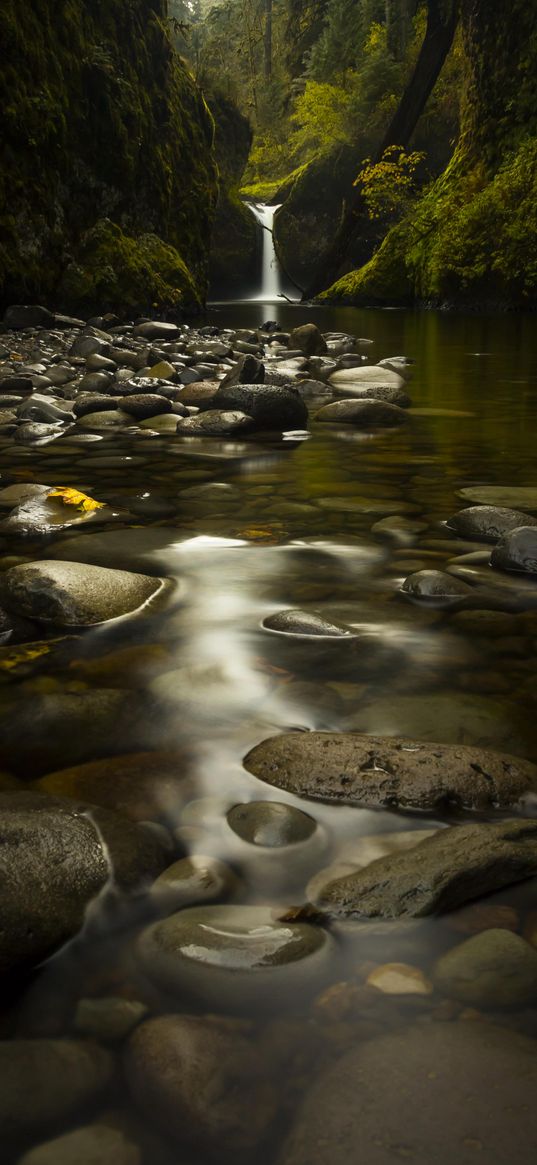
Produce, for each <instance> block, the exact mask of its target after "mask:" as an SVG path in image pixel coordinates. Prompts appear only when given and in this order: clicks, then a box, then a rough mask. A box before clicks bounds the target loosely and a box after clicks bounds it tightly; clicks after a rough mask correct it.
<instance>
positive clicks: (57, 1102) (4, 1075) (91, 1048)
mask: <svg viewBox="0 0 537 1165" xmlns="http://www.w3.org/2000/svg"><path fill="white" fill-rule="evenodd" d="M112 1074H113V1061H112V1058H111V1056H110V1054H109V1053H108V1052H106V1051H105V1050H104V1049H103V1048H99V1047H98V1045H97V1044H92V1043H90V1042H89V1041H86V1040H67V1039H66V1040H51V1039H35V1040H17V1039H15V1040H1V1041H0V1132H1V1134H2V1137H3V1138H5V1139H7V1138H9V1137H19V1136H21V1135H24V1136H28V1135H29V1134H30V1135H32V1134H33V1135H36V1134H39V1133H41V1132H42V1131H46V1130H47V1129H48V1128H50V1126H51V1124H52V1125H53V1124H54V1123H58V1122H61V1121H65V1120H67V1119H71V1118H72V1117H73V1116H75V1115H76V1113H77V1112H78V1111H79V1110H80V1109H82V1108H83V1107H84V1106H85V1105H87V1104H89V1103H91V1102H92V1101H95V1100H96V1099H97V1098H98V1097H99V1095H100V1094H102V1093H103V1092H104V1091H105V1089H106V1088H108V1087H109V1086H110V1085H111V1082H112ZM29 1097H31V1101H32V1102H31V1104H29V1103H28V1101H29Z"/></svg>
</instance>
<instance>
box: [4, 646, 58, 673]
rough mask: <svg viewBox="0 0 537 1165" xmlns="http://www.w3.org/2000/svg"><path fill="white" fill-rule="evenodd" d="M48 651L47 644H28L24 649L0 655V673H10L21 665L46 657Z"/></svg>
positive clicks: (19, 648) (16, 649)
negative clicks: (42, 656)
mask: <svg viewBox="0 0 537 1165" xmlns="http://www.w3.org/2000/svg"><path fill="white" fill-rule="evenodd" d="M49 651H50V645H49V644H48V643H28V644H25V645H24V647H18V648H15V649H14V650H9V651H6V652H5V654H4V653H3V654H2V655H0V671H12V670H13V668H16V667H20V665H21V664H24V663H33V661H34V660H36V659H39V657H40V656H41V655H48V653H49Z"/></svg>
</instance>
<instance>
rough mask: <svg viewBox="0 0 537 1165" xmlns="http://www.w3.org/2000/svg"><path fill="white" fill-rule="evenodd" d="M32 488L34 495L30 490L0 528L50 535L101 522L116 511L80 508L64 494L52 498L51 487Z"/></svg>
mask: <svg viewBox="0 0 537 1165" xmlns="http://www.w3.org/2000/svg"><path fill="white" fill-rule="evenodd" d="M8 488H10V487H8ZM28 488H30V487H28ZM32 488H33V489H34V490H35V493H34V494H33V495H32V494H30V493H29V494H28V495H27V499H26V500H25V501H23V502H22V503H21V504H20V505H16V506H15V507H14V509H13V510H12V511H11V513H10V514H9V515H8V516H7V517H6V518H4V519H3V520H2V521H1V522H0V530H1V531H5V533H6V534H18V535H21V536H24V537H29V538H37V537H41V536H44V535H47V534H59V533H60V532H61V531H62V530H69V529H71V528H72V527H73V526H75V527H76V526H83V525H86V524H87V523H88V522H91V521H93V522H95V521H96V520H97V521H101V522H102V521H103V518H104V519H105V520H106V519H108V518H110V517H111V516H112V513H113V511H112V510H111V509H110V507H109V506H104V507H103V508H99V509H93V510H82V511H80V510H79V508H78V507H77V506H72V505H66V504H65V503H64V501H63V499H62V498H61V497H53V496H52V489H51V487H50V486H34V487H32ZM38 490H39V493H38V492H37V491H38Z"/></svg>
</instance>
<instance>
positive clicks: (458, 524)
mask: <svg viewBox="0 0 537 1165" xmlns="http://www.w3.org/2000/svg"><path fill="white" fill-rule="evenodd" d="M446 526H447V527H448V529H449V530H453V531H454V532H455V534H458V535H459V536H460V537H461V538H471V539H473V540H475V541H478V542H498V541H499V540H500V538H504V537H505V535H506V534H510V533H511V530H515V529H516V528H517V527H518V526H537V518H532V517H530V516H529V515H528V514H523V513H522V512H521V510H509V509H508V508H507V507H506V506H468V508H467V509H466V510H459V511H458V513H456V514H452V515H451V517H450V518H448V519H447V521H446Z"/></svg>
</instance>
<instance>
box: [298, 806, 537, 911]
mask: <svg viewBox="0 0 537 1165" xmlns="http://www.w3.org/2000/svg"><path fill="white" fill-rule="evenodd" d="M535 874H537V822H535V821H528V820H524V819H522V818H521V819H519V820H513V821H502V822H500V823H499V824H497V825H492V824H484V825H483V824H479V825H460V826H451V827H449V828H448V829H441V830H439V831H438V832H437V833H435V835H434V836H433V837H430V838H427V839H426V840H425V841H422V842H420V844H419V845H417V846H414V847H413V848H412V849H410V850H407V851H404V852H402V853H399V854H391V855H390V856H389V857H384V858H379V859H378V861H376V862H372V863H371V864H370V865H368V866H366V867H365V869H362V870H354V871H353V872H352V873H349V874H345V875H344V877H342V878H338V879H336V880H335V881H334V882H332V883H330V884H329V885H325V886H324V888H323V889H322V890H321V892H320V894H319V896H318V897H317V898H316V900H315V904H316V905H317V906H319V907H321V908H322V909H323V910H326V911H327V913H328V914H329V915H330V916H331V917H334V918H349V917H356V918H359V917H367V918H378V917H380V918H421V917H423V916H425V915H428V914H442V913H444V912H446V911H449V910H455V909H457V907H459V906H463V905H464V904H465V903H466V902H470V901H472V900H473V899H474V898H479V897H481V896H483V895H485V894H490V893H492V892H493V891H495V890H500V889H502V887H503V886H510V885H514V884H515V883H516V882H521V881H523V880H524V879H526V878H530V877H533V876H534V875H535ZM501 933H502V934H504V933H505V932H504V931H501Z"/></svg>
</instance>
